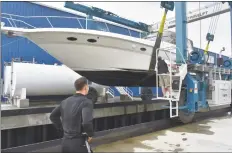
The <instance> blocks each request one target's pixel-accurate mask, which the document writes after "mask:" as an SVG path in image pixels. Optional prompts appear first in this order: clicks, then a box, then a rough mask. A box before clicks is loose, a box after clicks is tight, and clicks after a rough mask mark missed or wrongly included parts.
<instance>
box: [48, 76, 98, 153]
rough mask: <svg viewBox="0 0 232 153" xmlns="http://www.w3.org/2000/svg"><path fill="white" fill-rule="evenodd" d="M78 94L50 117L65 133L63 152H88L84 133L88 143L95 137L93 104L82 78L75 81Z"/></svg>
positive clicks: (62, 103)
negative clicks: (88, 97)
mask: <svg viewBox="0 0 232 153" xmlns="http://www.w3.org/2000/svg"><path fill="white" fill-rule="evenodd" d="M75 88H76V94H75V95H73V96H71V97H68V98H67V99H65V100H63V101H62V102H61V104H60V105H59V106H57V107H56V108H55V109H54V110H53V111H52V113H51V115H50V120H51V121H52V123H53V124H54V125H55V127H56V128H57V129H59V130H62V131H63V134H64V135H63V141H62V152H65V153H71V152H72V153H74V152H88V149H87V145H86V142H85V138H84V137H83V133H86V134H87V135H88V142H90V141H91V139H92V136H93V123H92V122H93V103H92V101H91V100H89V99H87V97H86V95H87V94H88V90H89V87H88V84H87V79H86V78H84V77H81V78H79V79H77V80H76V81H75Z"/></svg>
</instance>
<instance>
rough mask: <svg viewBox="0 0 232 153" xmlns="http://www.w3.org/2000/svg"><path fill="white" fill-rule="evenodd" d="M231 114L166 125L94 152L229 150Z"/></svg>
mask: <svg viewBox="0 0 232 153" xmlns="http://www.w3.org/2000/svg"><path fill="white" fill-rule="evenodd" d="M231 128H232V115H231V114H230V113H228V116H225V117H220V118H213V119H207V120H203V121H200V122H196V123H192V124H188V125H184V126H179V127H175V128H170V129H167V130H162V131H159V132H154V133H150V134H146V135H143V136H138V137H134V138H130V139H126V140H120V141H117V142H114V143H111V144H106V145H101V146H98V147H97V148H95V149H94V152H232V143H231V138H232V130H231Z"/></svg>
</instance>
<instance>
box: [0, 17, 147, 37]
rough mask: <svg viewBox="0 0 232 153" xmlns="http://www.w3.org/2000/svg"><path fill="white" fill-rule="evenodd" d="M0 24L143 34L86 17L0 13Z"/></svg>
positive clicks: (19, 26)
mask: <svg viewBox="0 0 232 153" xmlns="http://www.w3.org/2000/svg"><path fill="white" fill-rule="evenodd" d="M1 22H3V23H4V26H11V27H17V28H27V29H35V28H78V29H89V30H98V31H106V32H112V33H119V34H124V35H129V36H132V37H138V38H142V34H143V32H142V31H140V30H137V29H133V28H130V27H127V26H124V25H120V24H117V23H113V22H109V21H102V20H97V19H89V18H86V17H69V16H21V15H15V14H9V13H1Z"/></svg>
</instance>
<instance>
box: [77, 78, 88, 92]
mask: <svg viewBox="0 0 232 153" xmlns="http://www.w3.org/2000/svg"><path fill="white" fill-rule="evenodd" d="M87 84H88V80H87V79H86V78H85V77H81V78H79V79H77V80H76V81H75V83H74V86H75V88H76V91H79V90H82V89H83V88H84V86H85V85H87Z"/></svg>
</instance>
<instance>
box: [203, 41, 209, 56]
mask: <svg viewBox="0 0 232 153" xmlns="http://www.w3.org/2000/svg"><path fill="white" fill-rule="evenodd" d="M208 51H209V41H208V43H207V45H206V47H205V50H204V53H205V54H207V53H208Z"/></svg>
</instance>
